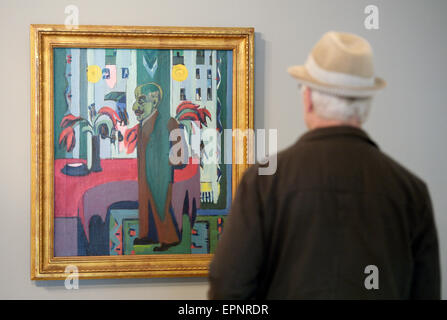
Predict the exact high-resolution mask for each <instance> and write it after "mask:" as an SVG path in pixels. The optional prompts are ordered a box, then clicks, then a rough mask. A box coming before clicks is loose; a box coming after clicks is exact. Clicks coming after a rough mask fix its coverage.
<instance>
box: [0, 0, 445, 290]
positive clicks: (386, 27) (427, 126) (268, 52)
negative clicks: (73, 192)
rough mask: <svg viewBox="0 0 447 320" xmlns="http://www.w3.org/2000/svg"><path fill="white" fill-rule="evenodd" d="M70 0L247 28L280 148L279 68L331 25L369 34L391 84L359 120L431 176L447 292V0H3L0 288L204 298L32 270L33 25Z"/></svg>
mask: <svg viewBox="0 0 447 320" xmlns="http://www.w3.org/2000/svg"><path fill="white" fill-rule="evenodd" d="M68 4H75V5H77V6H78V7H79V10H80V21H79V22H80V24H109V25H155V26H156V25H159V26H168V25H171V26H227V27H231V26H251V27H255V30H256V36H255V46H256V49H255V55H256V57H255V68H256V69H255V70H256V71H255V77H256V80H255V95H256V101H255V126H256V127H257V128H262V127H267V128H280V129H279V133H278V138H279V141H278V144H279V147H280V148H281V149H282V148H285V147H286V146H288V145H290V144H291V143H293V142H294V141H295V140H296V139H297V138H298V136H299V135H301V134H302V133H303V132H304V131H305V127H304V125H303V119H302V115H301V111H300V108H301V105H300V102H299V100H298V98H299V95H298V90H297V89H296V84H295V82H294V81H293V80H292V79H291V78H290V77H289V76H288V74H287V73H286V72H285V70H286V68H287V67H288V66H289V65H292V64H299V63H302V62H304V60H305V58H306V56H307V53H308V51H309V50H310V48H311V47H312V46H313V44H314V43H315V42H316V41H317V40H318V38H319V37H320V36H321V35H322V34H323V33H324V32H325V31H327V30H330V29H334V30H339V31H350V32H354V33H358V34H360V35H362V36H365V37H366V38H367V39H369V40H370V42H371V44H372V46H373V48H374V51H375V58H376V69H377V73H378V74H379V75H381V76H383V77H384V78H385V79H386V80H387V81H388V83H389V86H388V88H387V89H386V90H385V91H384V92H383V93H381V94H379V96H378V97H377V99H376V100H375V104H374V108H373V110H372V114H371V117H370V120H369V122H368V124H367V125H366V129H367V130H368V131H369V132H370V134H371V135H372V137H373V138H375V140H376V141H377V142H378V143H379V145H380V146H381V148H382V149H383V150H384V151H386V152H388V153H389V154H390V155H391V156H392V157H394V158H395V159H397V160H399V161H401V162H402V163H404V164H405V165H406V166H407V167H408V168H409V169H411V170H412V171H414V172H415V173H416V174H418V175H419V176H421V177H423V178H424V179H425V181H426V182H427V183H428V185H429V188H430V190H431V194H432V198H433V203H434V208H435V211H436V220H437V223H438V229H439V236H440V242H441V251H442V263H443V266H442V267H443V292H444V298H447V264H446V263H445V262H446V258H447V217H446V214H445V211H446V209H447V197H445V196H444V192H445V190H447V176H446V172H447V171H446V169H447V168H446V167H447V150H446V147H445V141H444V139H445V138H446V137H447V125H445V123H444V122H445V120H446V119H447V117H446V116H447V111H446V110H445V108H446V105H445V101H447V90H446V89H445V83H446V81H445V76H446V75H447V63H446V62H445V57H447V37H446V36H445V34H444V33H445V31H446V30H447V20H446V19H444V17H443V14H444V15H445V13H446V12H447V2H446V1H442V0H439V1H434V0H430V1H408V0H405V1H404V0H400V1H397V0H395V1H387V2H385V1H374V0H369V1H363V0H350V1H347V0H345V1H334V0H326V1H325V0H312V1H302V0H289V1H286V0H275V1H271V0H270V1H264V0H262V1H261V0H225V1H216V0H188V1H183V0H177V1H174V0H141V1H132V0H126V1H123V0H121V1H113V0H107V1H88V0H86V1H76V0H71V1H59V0H58V1H49V0H46V1H23V0H21V1H17V0H6V1H5V0H1V1H0V8H1V9H0V23H1V28H0V34H1V43H2V50H1V51H0V63H1V68H0V70H1V78H0V88H1V89H0V90H1V103H0V108H1V118H0V119H1V120H0V121H1V125H0V150H2V157H1V158H0V171H1V175H0V177H1V183H0V206H1V207H0V208H1V211H0V212H1V220H0V221H1V222H0V252H1V262H0V298H3V299H4V298H39V299H47V298H85V299H90V298H105V299H109V298H122V299H127V298H134V299H138V298H149V299H150V298H157V299H201V298H205V297H206V290H207V282H206V279H178V280H176V279H155V280H154V279H147V280H138V279H135V280H94V281H81V282H80V289H79V290H77V291H73V290H72V291H68V290H65V289H64V286H63V282H57V281H54V282H40V283H39V282H33V281H30V280H29V269H30V267H29V264H30V258H29V249H30V248H29V230H30V187H29V186H30V147H29V146H30V129H29V128H30V92H29V85H30V77H29V70H30V66H29V25H30V24H32V23H42V24H43V23H55V24H63V23H64V20H65V14H64V8H65V6H66V5H68ZM368 4H376V5H378V7H379V10H380V29H379V30H377V31H368V30H366V29H365V28H364V26H363V20H364V17H365V15H364V13H363V10H364V8H365V6H366V5H368ZM12 119H14V120H15V121H10V120H12ZM18 119H22V121H17V120H18Z"/></svg>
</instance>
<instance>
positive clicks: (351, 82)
mask: <svg viewBox="0 0 447 320" xmlns="http://www.w3.org/2000/svg"><path fill="white" fill-rule="evenodd" d="M305 67H306V69H307V72H308V73H309V74H310V75H311V76H312V77H313V78H314V79H316V80H318V81H320V82H323V83H327V84H331V85H335V86H349V87H371V86H374V77H371V78H363V77H358V76H353V75H351V74H346V73H340V72H333V71H327V70H324V69H321V68H320V66H319V65H318V64H317V63H316V62H315V60H314V58H313V57H312V55H309V57H308V58H307V61H306V64H305Z"/></svg>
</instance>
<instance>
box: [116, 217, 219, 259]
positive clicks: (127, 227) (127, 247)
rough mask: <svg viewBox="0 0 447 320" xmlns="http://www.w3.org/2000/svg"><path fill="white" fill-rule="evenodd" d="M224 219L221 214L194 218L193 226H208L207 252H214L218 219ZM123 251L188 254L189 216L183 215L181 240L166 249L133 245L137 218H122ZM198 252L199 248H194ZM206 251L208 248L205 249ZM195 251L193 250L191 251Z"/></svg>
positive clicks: (189, 247)
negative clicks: (157, 249)
mask: <svg viewBox="0 0 447 320" xmlns="http://www.w3.org/2000/svg"><path fill="white" fill-rule="evenodd" d="M219 218H221V219H224V218H222V217H221V216H198V217H197V218H196V221H195V224H194V227H195V228H196V227H198V225H199V224H201V223H204V224H205V225H207V226H208V230H209V231H208V235H207V237H208V240H207V241H206V243H207V245H208V246H209V253H214V251H215V250H216V246H217V241H218V238H219V231H218V219H219ZM123 230H124V232H123V233H124V234H123V249H124V250H123V253H124V254H125V255H133V254H190V253H192V252H191V238H192V237H194V236H193V235H192V230H191V224H190V222H189V217H188V216H186V215H184V216H183V232H182V241H181V242H180V244H178V245H177V246H175V247H171V248H169V249H167V250H166V251H154V248H156V247H158V246H159V244H154V245H136V246H134V245H133V241H134V239H135V238H136V236H137V235H138V220H137V219H124V220H123ZM194 251H196V252H199V251H200V250H198V249H196V250H194ZM206 251H208V249H206ZM193 253H195V252H193Z"/></svg>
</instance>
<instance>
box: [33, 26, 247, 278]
mask: <svg viewBox="0 0 447 320" xmlns="http://www.w3.org/2000/svg"><path fill="white" fill-rule="evenodd" d="M30 38H31V39H30V40H31V109H32V112H31V125H32V127H31V150H32V156H31V176H32V181H31V265H30V267H31V268H30V269H31V279H33V280H48V279H65V278H66V277H67V272H68V273H70V272H72V270H75V271H76V273H77V274H78V276H79V277H80V278H85V279H91V278H141V277H180V276H182V277H184V276H206V275H207V273H208V268H209V263H210V261H211V258H212V254H213V253H214V252H215V250H216V247H217V244H218V241H219V238H220V236H221V235H222V233H223V231H224V229H225V225H226V223H227V222H228V220H227V218H228V215H229V212H230V206H231V201H232V197H233V196H234V194H235V190H236V187H237V183H238V181H239V180H240V179H241V177H242V175H243V172H244V170H245V169H246V168H247V167H248V163H247V161H245V160H244V159H248V158H249V157H250V156H251V155H252V154H253V148H252V145H251V144H250V143H248V142H246V141H248V140H247V139H245V138H244V134H241V135H239V132H242V133H244V132H247V130H248V129H253V96H254V91H253V77H254V73H253V53H254V30H253V28H208V27H149V26H147V27H146V26H145V27H142V26H78V27H77V28H67V27H66V26H61V25H32V26H31V32H30ZM229 130H233V131H232V132H230V135H229V136H228V134H227V133H228V131H229ZM235 133H236V134H235ZM228 137H229V138H228ZM244 139H245V140H244ZM235 159H237V160H236V161H234V160H235ZM240 159H242V161H240V162H239V160H240ZM67 270H68V271H67Z"/></svg>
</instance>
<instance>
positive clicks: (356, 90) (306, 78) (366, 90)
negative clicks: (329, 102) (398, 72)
mask: <svg viewBox="0 0 447 320" xmlns="http://www.w3.org/2000/svg"><path fill="white" fill-rule="evenodd" d="M287 72H288V73H289V74H290V75H291V76H292V77H294V78H295V79H296V80H298V82H300V83H302V84H304V85H306V86H309V87H310V88H314V89H316V90H320V91H323V92H326V93H330V94H334V95H339V96H346V97H358V98H366V97H371V96H373V95H374V94H376V93H377V92H378V91H379V90H381V89H383V88H385V87H386V82H385V80H383V79H382V78H379V77H376V78H375V79H374V85H373V86H370V87H349V86H336V85H332V84H328V83H324V82H321V81H318V80H317V79H315V78H313V77H312V76H311V75H310V74H309V73H308V72H307V70H306V68H305V66H292V67H289V68H288V69H287Z"/></svg>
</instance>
